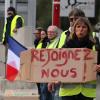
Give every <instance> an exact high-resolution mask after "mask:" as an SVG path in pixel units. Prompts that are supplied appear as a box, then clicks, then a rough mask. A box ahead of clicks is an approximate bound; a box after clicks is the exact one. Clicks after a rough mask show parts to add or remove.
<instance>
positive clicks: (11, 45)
mask: <svg viewBox="0 0 100 100" xmlns="http://www.w3.org/2000/svg"><path fill="white" fill-rule="evenodd" d="M7 43H8V55H7V64H6V79H7V80H9V81H14V80H15V78H16V76H17V74H18V71H19V70H20V53H21V52H22V51H25V50H27V48H25V47H24V46H23V45H21V44H20V43H19V42H18V41H16V40H15V39H14V38H12V37H10V36H7Z"/></svg>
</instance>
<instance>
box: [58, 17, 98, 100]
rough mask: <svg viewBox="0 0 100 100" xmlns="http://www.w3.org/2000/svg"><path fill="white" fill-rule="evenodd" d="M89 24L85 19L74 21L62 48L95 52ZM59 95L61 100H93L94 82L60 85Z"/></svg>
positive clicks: (94, 92) (94, 95)
mask: <svg viewBox="0 0 100 100" xmlns="http://www.w3.org/2000/svg"><path fill="white" fill-rule="evenodd" d="M91 33H92V30H91V25H90V22H89V21H88V19H87V18H85V17H80V18H79V19H77V20H76V22H75V24H74V26H73V34H70V36H69V38H68V39H67V41H66V43H65V45H64V46H63V47H64V48H89V49H93V50H95V43H96V42H95V40H94V39H93V37H92V34H91ZM59 95H60V96H61V97H62V100H93V99H94V98H95V97H96V81H92V82H88V83H84V84H83V83H73V84H70V83H65V84H63V83H62V84H61V88H60V91H59Z"/></svg>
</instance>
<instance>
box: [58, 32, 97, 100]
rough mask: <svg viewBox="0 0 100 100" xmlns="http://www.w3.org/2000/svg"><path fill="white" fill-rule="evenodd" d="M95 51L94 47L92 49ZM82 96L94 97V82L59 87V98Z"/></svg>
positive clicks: (66, 84)
mask: <svg viewBox="0 0 100 100" xmlns="http://www.w3.org/2000/svg"><path fill="white" fill-rule="evenodd" d="M92 35H93V38H94V36H95V33H93V34H92ZM92 49H93V50H95V46H93V48H92ZM79 93H81V94H83V95H84V96H85V97H92V98H95V97H96V81H92V82H88V83H84V84H81V83H79V84H78V83H76V84H71V83H65V84H62V85H61V88H60V91H59V96H73V95H77V94H79Z"/></svg>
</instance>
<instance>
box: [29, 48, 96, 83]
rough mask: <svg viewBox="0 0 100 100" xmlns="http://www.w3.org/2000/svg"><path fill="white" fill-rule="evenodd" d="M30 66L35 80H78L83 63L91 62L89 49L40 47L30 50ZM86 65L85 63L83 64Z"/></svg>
mask: <svg viewBox="0 0 100 100" xmlns="http://www.w3.org/2000/svg"><path fill="white" fill-rule="evenodd" d="M31 53H32V54H31V55H32V59H31V62H32V68H33V70H34V73H33V74H34V76H36V80H37V82H38V80H41V81H43V82H46V81H48V80H52V81H55V80H58V81H60V80H62V81H65V80H66V81H67V80H70V81H73V80H74V81H79V80H82V78H83V74H84V63H85V62H86V61H89V62H90V61H91V62H93V59H94V56H93V54H92V51H91V50H90V49H86V48H84V49H81V48H76V49H41V50H32V51H31ZM85 66H86V64H85ZM92 67H93V66H92Z"/></svg>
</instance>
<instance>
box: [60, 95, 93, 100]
mask: <svg viewBox="0 0 100 100" xmlns="http://www.w3.org/2000/svg"><path fill="white" fill-rule="evenodd" d="M62 100H93V98H88V97H85V96H83V95H82V94H78V95H74V96H63V97H62Z"/></svg>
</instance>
